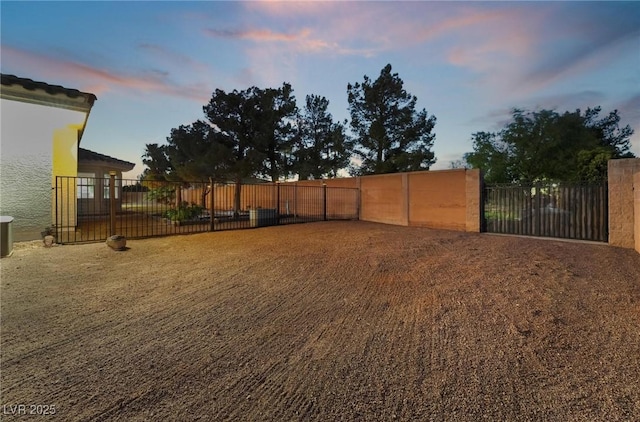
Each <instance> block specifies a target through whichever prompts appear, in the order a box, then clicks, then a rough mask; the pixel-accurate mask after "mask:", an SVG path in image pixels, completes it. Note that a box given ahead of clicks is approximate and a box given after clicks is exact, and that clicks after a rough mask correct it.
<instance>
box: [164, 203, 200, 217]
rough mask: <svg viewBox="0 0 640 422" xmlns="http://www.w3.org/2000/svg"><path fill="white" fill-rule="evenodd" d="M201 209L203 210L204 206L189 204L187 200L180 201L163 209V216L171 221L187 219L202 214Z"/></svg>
mask: <svg viewBox="0 0 640 422" xmlns="http://www.w3.org/2000/svg"><path fill="white" fill-rule="evenodd" d="M202 211H204V208H203V207H201V206H200V205H196V204H191V205H189V203H188V202H182V203H181V204H180V206H178V207H176V208H172V209H170V210H167V211H165V212H164V217H165V218H168V219H169V220H171V221H187V220H193V219H195V218H197V217H198V216H199V215H200V214H202Z"/></svg>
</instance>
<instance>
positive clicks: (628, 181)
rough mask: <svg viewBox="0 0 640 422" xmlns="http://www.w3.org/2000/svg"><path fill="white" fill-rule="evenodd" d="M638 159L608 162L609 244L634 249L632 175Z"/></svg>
mask: <svg viewBox="0 0 640 422" xmlns="http://www.w3.org/2000/svg"><path fill="white" fill-rule="evenodd" d="M638 172H640V158H624V159H619V160H609V164H608V173H609V180H608V182H609V244H610V245H612V246H620V247H623V248H631V249H633V248H635V247H636V240H635V238H636V235H635V228H634V174H636V173H638Z"/></svg>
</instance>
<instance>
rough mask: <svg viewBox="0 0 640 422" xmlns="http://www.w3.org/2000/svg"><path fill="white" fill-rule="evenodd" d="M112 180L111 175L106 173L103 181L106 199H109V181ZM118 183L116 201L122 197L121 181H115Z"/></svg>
mask: <svg viewBox="0 0 640 422" xmlns="http://www.w3.org/2000/svg"><path fill="white" fill-rule="evenodd" d="M110 180H111V178H110V176H109V173H105V175H104V179H103V181H104V182H103V183H104V185H103V187H104V189H103V190H102V192H103V193H104V199H109V181H110ZM115 181H116V199H118V198H119V197H120V179H115Z"/></svg>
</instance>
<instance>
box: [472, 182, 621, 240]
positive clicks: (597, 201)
mask: <svg viewBox="0 0 640 422" xmlns="http://www.w3.org/2000/svg"><path fill="white" fill-rule="evenodd" d="M607 195H608V192H607V184H606V183H600V184H571V183H546V184H542V183H537V184H533V185H488V186H485V188H484V201H483V203H484V207H483V231H486V232H489V233H505V234H519V235H528V236H543V237H557V238H567V239H581V240H594V241H600V242H606V241H607V240H608V236H609V230H608V228H609V226H608V198H607Z"/></svg>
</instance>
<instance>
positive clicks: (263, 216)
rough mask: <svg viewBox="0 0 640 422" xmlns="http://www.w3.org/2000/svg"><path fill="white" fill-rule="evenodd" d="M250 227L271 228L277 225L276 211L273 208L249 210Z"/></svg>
mask: <svg viewBox="0 0 640 422" xmlns="http://www.w3.org/2000/svg"><path fill="white" fill-rule="evenodd" d="M249 222H250V226H251V227H264V226H273V225H275V224H277V221H276V210H275V209H273V208H256V209H252V210H249Z"/></svg>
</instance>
